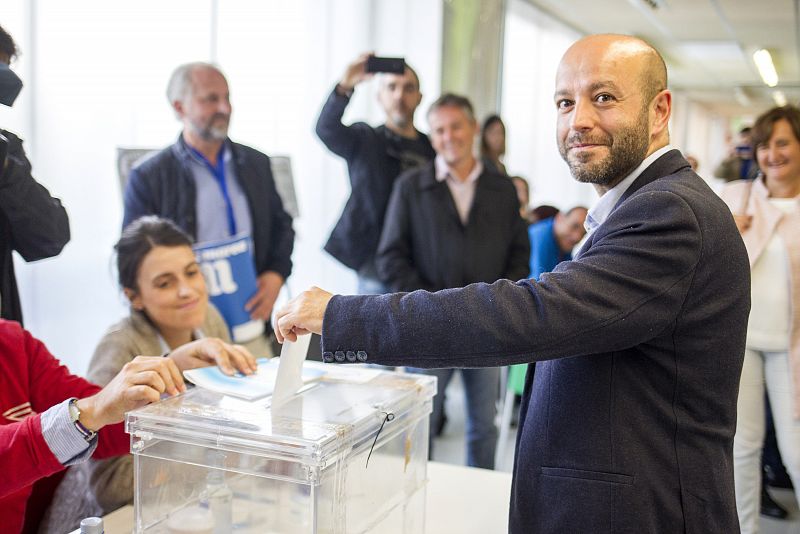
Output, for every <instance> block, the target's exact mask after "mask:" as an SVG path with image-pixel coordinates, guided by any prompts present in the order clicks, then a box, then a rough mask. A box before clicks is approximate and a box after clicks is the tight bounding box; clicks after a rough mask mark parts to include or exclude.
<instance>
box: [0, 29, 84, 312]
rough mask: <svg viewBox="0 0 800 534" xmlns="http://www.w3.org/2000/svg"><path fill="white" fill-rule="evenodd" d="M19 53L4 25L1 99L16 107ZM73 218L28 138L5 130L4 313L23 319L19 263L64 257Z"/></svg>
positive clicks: (1, 192)
mask: <svg viewBox="0 0 800 534" xmlns="http://www.w3.org/2000/svg"><path fill="white" fill-rule="evenodd" d="M17 54H18V51H17V46H16V44H15V43H14V40H13V39H12V38H11V35H10V34H9V33H8V32H6V31H5V30H4V29H3V28H2V27H0V103H2V104H4V105H6V106H11V105H12V104H13V103H14V100H15V99H16V97H17V95H18V94H19V92H20V90H21V89H22V80H20V79H19V77H17V75H16V74H15V73H14V72H13V71H12V70H11V69H10V64H11V61H12V60H13V59H14V58H16V57H17ZM69 238H70V233H69V217H68V216H67V211H66V210H65V209H64V206H62V205H61V201H60V200H58V199H57V198H53V197H52V196H51V195H50V192H49V191H48V190H47V189H46V188H45V187H44V186H42V185H41V184H40V183H38V182H37V181H36V180H35V179H34V178H33V176H32V175H31V163H30V161H28V157H27V156H26V155H25V150H24V149H23V148H22V140H21V139H20V138H19V137H17V136H16V135H15V134H13V133H11V132H9V131H8V130H3V129H0V317H2V318H3V319H9V320H12V321H17V322H19V323H22V306H21V305H20V301H19V292H18V290H17V281H16V277H15V276H14V261H13V258H12V257H11V253H12V252H14V251H16V252H17V253H19V255H20V256H22V258H23V259H24V260H25V261H36V260H41V259H44V258H52V257H53V256H58V255H59V254H60V253H61V250H62V249H63V248H64V245H66V244H67V243H68V242H69Z"/></svg>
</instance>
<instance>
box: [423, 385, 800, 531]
mask: <svg viewBox="0 0 800 534" xmlns="http://www.w3.org/2000/svg"><path fill="white" fill-rule="evenodd" d="M458 376H459V375H458V374H456V376H455V377H454V378H453V380H452V381H451V383H450V389H449V391H448V395H447V401H446V402H447V405H446V407H445V412H446V413H447V425H446V426H445V429H444V432H443V434H442V436H441V437H440V438H437V439H436V442H435V444H434V455H433V459H434V460H435V461H437V462H444V463H450V464H457V465H464V458H465V456H466V454H465V451H464V394H463V389H462V387H461V381H460V380H459V379H458ZM515 430H516V429H514V431H512V433H511V436H510V437H509V440H508V446H507V447H506V451H505V453H504V455H505V461H504V462H503V463H502V464H501V465H499V466H498V469H500V470H503V471H511V464H512V460H513V458H514V441H515V438H516V432H515ZM770 493H771V494H772V497H773V498H774V499H775V500H776V501H778V502H779V503H780V504H781V505H783V506H784V507H785V508H786V509H787V510H788V511H789V517H788V519H786V520H783V521H778V520H775V519H769V518H766V517H762V518H761V534H800V509H798V506H797V501H796V500H795V498H794V493H793V492H792V491H789V490H776V489H771V490H770Z"/></svg>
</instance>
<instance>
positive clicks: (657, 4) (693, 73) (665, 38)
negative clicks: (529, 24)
mask: <svg viewBox="0 0 800 534" xmlns="http://www.w3.org/2000/svg"><path fill="white" fill-rule="evenodd" d="M529 1H530V2H531V4H533V5H535V6H536V7H538V8H540V9H541V10H543V11H545V12H546V13H548V14H549V15H550V16H552V17H554V18H556V19H558V20H560V21H561V22H563V23H565V24H566V25H568V26H571V27H572V28H574V29H576V30H578V31H579V32H581V33H584V34H590V33H624V34H631V35H637V36H639V37H642V38H643V39H645V40H647V41H648V42H649V43H651V44H652V45H654V46H655V47H656V48H657V49H658V50H659V51H660V52H661V53H662V54H663V56H664V59H665V60H666V61H667V66H668V68H669V73H670V88H672V89H673V90H680V91H681V92H683V93H684V94H687V95H688V96H689V97H690V98H692V99H694V100H698V101H701V102H703V103H704V104H705V105H707V106H708V107H710V108H712V109H713V110H714V111H716V112H718V113H720V114H723V115H727V116H734V115H753V114H757V113H759V112H761V111H763V110H764V109H766V108H769V107H771V106H774V105H775V102H774V100H773V98H772V91H773V89H770V88H768V87H767V86H766V85H764V83H763V82H762V81H761V77H760V76H759V74H758V71H757V70H756V67H755V64H754V63H753V60H752V54H753V51H755V50H757V49H759V48H766V49H768V50H769V51H770V53H771V54H772V58H773V61H774V63H775V68H776V70H777V71H778V78H779V83H778V87H776V88H775V89H779V90H781V91H783V93H784V94H785V95H786V98H787V100H788V101H789V102H790V103H794V104H797V103H798V102H800V36H799V35H798V32H800V29H798V25H800V21H798V4H799V3H800V0H529ZM737 88H740V89H737ZM737 92H739V93H740V95H739V99H738V100H737V96H736V93H737ZM741 93H743V94H744V95H745V96H746V98H747V99H748V100H749V104H747V105H746V106H745V105H742V103H741Z"/></svg>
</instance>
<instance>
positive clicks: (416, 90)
mask: <svg viewBox="0 0 800 534" xmlns="http://www.w3.org/2000/svg"><path fill="white" fill-rule="evenodd" d="M400 61H401V60H399V59H397V58H376V57H375V56H374V55H372V54H362V55H360V56H359V57H358V58H356V60H355V61H353V62H352V63H351V64H350V65H348V67H347V69H346V70H345V72H344V74H343V75H342V78H341V80H340V81H339V83H337V84H336V87H335V88H334V90H333V92H331V94H330V96H329V97H328V100H327V101H326V102H325V105H324V106H323V107H322V112H321V113H320V116H319V119H318V120H317V128H316V131H317V135H318V136H319V138H320V140H322V142H323V143H324V144H325V146H326V147H328V149H329V150H330V151H331V152H333V153H334V154H336V155H338V156H341V157H342V158H344V159H345V161H347V167H348V171H349V173H350V186H351V189H352V191H351V193H350V198H349V199H348V200H347V203H346V204H345V207H344V211H343V212H342V215H341V217H340V218H339V221H338V222H337V223H336V226H335V227H334V229H333V231H332V232H331V235H330V238H328V242H327V243H326V245H325V250H326V251H327V252H328V253H329V254H330V255H332V256H333V257H334V258H336V259H337V260H339V261H340V262H342V263H343V264H344V265H346V266H348V267H350V268H351V269H354V270H355V271H357V272H358V291H359V293H362V294H373V293H385V292H387V288H386V287H385V286H384V284H383V283H381V282H380V280H379V279H378V275H377V271H376V268H375V251H376V250H377V248H378V240H379V239H380V235H381V230H382V229H383V218H384V214H385V212H386V206H387V204H388V202H389V195H390V194H391V192H392V186H393V185H394V181H395V179H396V178H397V177H398V176H399V175H400V174H401V173H402V172H403V171H405V170H408V169H410V168H413V167H417V166H419V165H422V164H425V163H428V162H430V161H432V160H433V158H434V156H435V152H434V151H433V148H432V147H431V143H430V141H429V140H428V137H427V136H426V135H425V134H423V133H422V132H420V131H419V130H417V129H416V128H415V127H414V112H415V111H416V109H417V107H418V106H419V104H420V102H421V101H422V93H421V92H420V84H419V78H418V77H417V74H416V72H414V70H413V69H412V68H411V67H409V66H408V65H405V66H404V68H403V69H402V72H397V71H399V70H401V69H399V68H398V64H399V65H403V64H402V63H400ZM386 71H394V72H386ZM375 72H383V74H381V78H380V88H379V89H378V101H379V102H380V104H381V107H383V110H384V112H385V113H386V122H385V123H384V124H382V125H381V126H378V127H377V128H374V127H372V126H370V125H368V124H366V123H364V122H356V123H353V124H351V125H344V124H342V115H344V111H345V109H346V108H347V104H348V103H349V102H350V97H351V96H352V95H353V92H354V91H355V88H356V86H357V85H358V84H360V83H361V82H363V81H364V80H368V79H370V78H372V76H373V75H374V73H375Z"/></svg>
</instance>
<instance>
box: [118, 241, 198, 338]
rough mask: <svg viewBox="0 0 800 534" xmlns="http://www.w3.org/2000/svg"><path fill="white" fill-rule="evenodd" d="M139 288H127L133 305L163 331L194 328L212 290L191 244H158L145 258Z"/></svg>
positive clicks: (140, 273)
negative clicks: (208, 291) (208, 288)
mask: <svg viewBox="0 0 800 534" xmlns="http://www.w3.org/2000/svg"><path fill="white" fill-rule="evenodd" d="M136 285H137V287H136V288H125V294H126V295H127V296H128V298H129V299H130V301H131V305H133V307H134V308H135V309H137V310H140V311H143V312H144V313H146V314H147V316H148V317H149V318H150V320H151V321H152V322H153V324H154V325H155V326H156V328H157V329H158V330H159V331H160V332H162V333H165V332H176V331H187V332H191V331H192V330H194V329H195V328H198V327H200V325H202V324H203V320H204V319H205V316H206V311H207V309H208V293H207V291H206V284H205V281H204V279H203V275H202V273H201V272H200V266H199V265H198V264H197V260H196V259H195V256H194V251H192V249H191V247H189V246H185V245H183V246H174V247H165V246H156V247H154V248H152V249H151V250H150V251H149V252H148V253H147V255H146V256H145V257H144V259H143V260H142V264H141V266H140V267H139V271H138V273H137V276H136Z"/></svg>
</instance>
